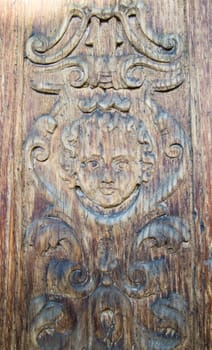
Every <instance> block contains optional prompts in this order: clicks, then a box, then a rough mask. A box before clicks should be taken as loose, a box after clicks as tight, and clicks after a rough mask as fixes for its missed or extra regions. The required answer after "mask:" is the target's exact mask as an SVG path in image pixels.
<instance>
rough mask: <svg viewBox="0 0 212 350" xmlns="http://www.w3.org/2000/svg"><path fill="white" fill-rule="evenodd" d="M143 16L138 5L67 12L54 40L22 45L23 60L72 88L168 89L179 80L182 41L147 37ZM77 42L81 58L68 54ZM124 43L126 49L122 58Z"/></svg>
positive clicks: (39, 39) (37, 39) (35, 39)
mask: <svg viewBox="0 0 212 350" xmlns="http://www.w3.org/2000/svg"><path fill="white" fill-rule="evenodd" d="M144 12H145V6H143V4H142V3H141V2H140V1H133V2H131V3H130V4H128V5H126V4H125V3H124V2H123V1H117V4H116V6H114V7H110V8H108V9H107V8H105V7H103V8H93V7H89V6H87V7H84V8H77V7H76V8H73V7H70V8H69V10H68V15H67V18H66V19H65V20H64V23H63V24H62V26H61V28H60V30H59V32H58V33H57V34H56V36H55V37H53V38H48V37H46V36H43V35H41V34H39V35H33V36H32V37H31V38H30V39H29V40H28V41H27V45H26V54H27V57H28V58H29V59H30V60H31V61H32V62H33V63H36V64H37V65H38V67H39V66H40V72H41V71H42V70H45V73H46V72H57V71H62V72H63V75H64V74H65V75H66V83H68V84H70V85H72V86H74V87H78V88H79V87H82V86H83V85H89V86H91V87H93V88H95V87H97V86H99V87H102V88H104V89H105V88H106V89H108V88H114V89H120V88H138V87H141V86H142V85H143V84H144V82H145V81H148V82H151V85H152V88H153V89H154V90H155V91H167V90H169V89H173V88H174V87H176V86H178V85H180V84H181V83H182V81H183V79H184V76H183V72H182V67H181V63H180V61H179V59H180V57H181V55H182V39H181V38H180V37H179V36H177V35H173V34H172V35H157V34H156V33H153V32H152V31H151V29H150V28H147V27H146V25H145V23H144V21H143V17H144V16H143V13H144ZM76 18H77V19H79V26H78V28H77V29H76V32H75V33H74V35H72V37H71V39H69V41H68V42H64V40H63V39H64V36H65V35H64V34H65V33H66V32H67V31H68V29H69V27H70V26H71V23H72V21H73V20H74V19H76ZM81 40H82V41H83V42H84V44H85V46H86V47H87V52H86V55H78V56H77V55H74V50H75V48H76V47H77V45H78V44H79V43H80V41H81ZM103 41H104V45H101V43H102V42H103ZM125 41H126V43H127V44H128V43H130V45H131V49H130V50H129V49H128V53H127V54H126V52H125V49H126V48H125ZM60 42H62V43H63V45H62V46H61V45H59V44H58V43H60ZM124 52H125V53H124ZM132 52H135V53H134V54H132ZM73 72H74V74H73ZM76 72H77V74H76ZM74 77H75V78H74ZM61 88H62V85H61Z"/></svg>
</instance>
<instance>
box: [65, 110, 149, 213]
mask: <svg viewBox="0 0 212 350" xmlns="http://www.w3.org/2000/svg"><path fill="white" fill-rule="evenodd" d="M145 131H146V130H145ZM139 138H140V139H139ZM142 138H143V140H142ZM63 143H64V145H65V147H66V148H68V149H69V150H70V151H71V153H72V156H71V157H72V159H74V158H75V159H76V161H75V166H74V167H75V177H76V186H78V187H80V189H81V191H82V193H83V194H84V195H85V196H86V197H87V198H88V199H89V200H91V201H92V202H94V203H95V204H96V205H98V206H100V207H103V208H112V207H116V206H118V205H119V204H121V203H123V202H124V201H125V200H126V199H127V198H129V197H130V196H131V195H132V193H133V192H134V191H135V190H136V189H137V187H138V185H139V184H140V183H141V181H142V148H143V147H145V143H146V142H145V140H144V126H143V124H142V123H141V122H139V123H138V122H136V121H135V120H134V118H132V117H130V116H126V117H122V116H121V114H119V113H116V114H115V115H112V114H110V113H100V112H96V113H95V114H93V115H92V116H88V117H87V118H86V117H83V118H82V119H81V120H79V121H77V122H74V123H73V124H72V125H71V127H70V128H69V130H65V133H64V134H63ZM143 152H144V149H143Z"/></svg>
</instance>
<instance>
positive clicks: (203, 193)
mask: <svg viewBox="0 0 212 350" xmlns="http://www.w3.org/2000/svg"><path fill="white" fill-rule="evenodd" d="M187 11H188V12H187V25H188V42H189V57H190V60H189V71H190V113H191V125H192V145H193V217H194V222H195V226H194V227H195V235H196V238H195V244H196V251H197V254H196V256H195V257H194V258H195V266H196V269H195V270H194V277H195V284H196V288H195V289H196V292H195V294H196V301H197V313H196V315H197V320H198V322H197V324H196V334H197V340H196V342H197V343H196V344H197V345H196V347H197V348H198V349H199V348H200V349H207V350H209V349H211V348H212V316H211V315H212V289H211V286H212V260H211V258H212V195H211V190H212V168H211V164H212V141H211V139H212V103H211V102H212V93H211V91H212V89H211V88H212V72H211V54H212V45H211V43H212V32H211V25H210V23H211V20H212V11H211V2H210V1H198V0H197V1H191V2H190V4H189V5H188V6H187Z"/></svg>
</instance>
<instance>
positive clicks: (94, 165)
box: [88, 159, 99, 169]
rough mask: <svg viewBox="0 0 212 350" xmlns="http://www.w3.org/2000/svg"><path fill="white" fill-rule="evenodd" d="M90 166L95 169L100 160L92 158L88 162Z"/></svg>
mask: <svg viewBox="0 0 212 350" xmlns="http://www.w3.org/2000/svg"><path fill="white" fill-rule="evenodd" d="M88 166H89V167H90V168H92V169H95V168H97V167H98V166H99V162H98V160H95V159H94V160H90V161H89V162H88Z"/></svg>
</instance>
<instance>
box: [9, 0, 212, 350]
mask: <svg viewBox="0 0 212 350" xmlns="http://www.w3.org/2000/svg"><path fill="white" fill-rule="evenodd" d="M167 4H169V5H170V7H169V6H168V5H166V6H167V7H166V6H165V5H163V4H160V3H159V2H158V1H153V0H152V1H149V2H146V3H144V2H143V1H140V0H134V1H126V0H117V1H112V0H111V1H109V0H108V1H85V0H82V1H77V2H74V1H63V5H64V6H63V7H62V6H61V7H59V6H58V9H57V6H56V5H55V8H52V11H53V12H54V16H53V17H52V18H53V20H52V22H51V21H49V22H48V21H47V20H45V19H44V20H43V19H39V17H38V15H37V14H36V13H33V12H32V14H30V13H28V17H26V18H25V24H24V25H22V30H20V32H19V33H20V34H19V35H20V37H21V38H22V40H23V41H22V44H23V52H24V54H23V55H22V61H21V62H19V64H20V66H21V67H22V73H21V74H22V78H23V80H22V83H20V84H18V85H17V86H18V88H20V86H22V88H23V90H22V91H21V98H22V100H20V101H19V100H18V99H17V103H19V104H20V106H22V109H21V107H20V111H19V124H18V125H17V130H18V131H17V135H18V136H17V137H16V139H15V140H18V142H17V150H16V151H15V152H16V156H17V159H19V160H20V159H21V160H22V163H21V164H22V165H21V164H20V162H18V161H17V163H16V182H15V183H16V185H17V186H19V187H20V188H19V189H18V191H19V192H18V193H19V196H20V198H21V199H22V204H21V205H20V209H19V213H21V216H20V217H19V219H16V220H17V225H19V226H18V227H19V239H17V242H18V244H17V246H16V249H17V251H18V252H17V253H16V256H17V257H18V259H17V262H18V265H17V271H18V274H19V275H18V277H17V279H18V280H16V286H18V287H17V288H18V292H17V293H18V297H17V299H18V304H17V305H20V315H19V319H18V321H16V322H17V332H16V337H17V338H16V339H18V338H19V340H18V341H17V340H16V347H14V344H15V341H14V340H13V347H14V349H16V348H17V349H21V350H22V349H23V350H24V349H30V350H107V349H108V350H109V349H110V350H118V349H123V350H172V349H180V350H181V349H182V350H190V349H209V348H210V342H211V340H210V335H209V334H210V324H211V322H210V320H209V321H204V322H205V323H204V325H206V324H207V327H209V328H208V329H209V330H207V332H205V334H204V335H203V333H204V331H203V326H202V325H201V326H199V325H198V322H200V318H201V316H200V314H201V313H202V312H203V311H204V308H205V307H206V306H205V304H204V305H203V304H202V301H201V297H200V294H201V286H202V284H201V282H200V272H201V271H202V270H201V269H203V266H207V268H208V267H209V266H210V263H211V258H210V250H211V248H209V249H208V256H207V257H206V256H205V259H204V262H203V260H202V261H201V262H199V261H198V257H197V256H198V252H201V249H202V248H200V247H201V244H200V243H198V237H199V236H198V234H197V233H196V232H197V231H196V230H197V229H196V226H197V225H198V223H197V221H195V220H197V219H196V217H197V215H198V213H197V211H198V209H197V206H196V205H195V203H196V202H195V200H196V199H195V193H196V192H195V191H194V184H196V185H195V186H198V181H197V180H196V178H195V176H196V175H195V174H196V173H195V170H194V168H195V165H194V162H195V159H196V158H195V157H196V156H195V155H194V150H195V148H194V147H196V146H195V145H196V143H195V142H196V140H194V130H193V124H192V123H193V122H192V117H191V113H193V111H192V108H193V107H191V103H192V102H191V101H192V99H191V95H190V93H191V89H194V85H192V82H191V81H192V74H194V72H192V70H191V66H192V64H191V61H190V60H191V50H190V51H188V50H189V44H188V43H189V42H190V41H191V37H192V35H191V37H189V34H188V29H187V26H186V21H188V20H187V19H188V18H189V12H188V11H189V10H190V7H189V6H188V5H186V4H185V3H184V1H183V0H182V1H181V0H180V1H179V3H178V4H175V2H174V1H173V0H169V1H168V2H167ZM23 8H24V6H23ZM23 8H22V10H23ZM165 8H166V10H167V11H166V12H165V11H163V10H164V9H165ZM23 12H24V13H25V15H26V13H27V5H26V6H25V10H23ZM157 14H158V15H157ZM177 14H178V15H177ZM176 15H177V16H176ZM169 16H170V17H169ZM174 16H175V17H174ZM44 17H45V16H44ZM23 28H25V33H24V30H23ZM20 40H21V39H20ZM189 40H190V41H189ZM189 65H190V70H188V66H189ZM20 125H21V127H20ZM18 128H19V129H18ZM19 130H21V132H22V134H21V136H20V131H19ZM15 146H16V145H15V144H14V149H15ZM19 166H20V168H19V169H21V167H22V172H21V175H19V171H20V170H17V168H18V167H19ZM196 196H197V194H196ZM17 217H18V215H17ZM201 220H202V221H201ZM201 220H200V225H202V226H200V227H202V230H203V231H204V227H205V226H204V225H207V224H206V223H205V224H204V219H203V218H202V219H201ZM20 232H21V233H20ZM209 245H210V244H209ZM209 245H208V246H209ZM14 246H15V243H14ZM9 256H10V260H11V256H12V250H11V251H10V252H9ZM10 264H11V262H10ZM196 271H197V272H196ZM204 273H205V275H207V274H209V268H208V269H207V271H206V270H205V272H204ZM207 276H208V275H207ZM207 278H208V279H209V278H210V276H209V277H207ZM13 279H14V280H15V273H13ZM10 283H12V279H11V280H10ZM208 286H209V283H208ZM207 293H208V294H207V295H206V298H207V302H208V303H210V300H211V299H210V298H211V289H210V287H208V291H207ZM16 307H17V308H18V306H16ZM13 313H14V310H13ZM210 313H211V310H210V309H209V310H208V311H207V312H206V313H205V315H206V317H210ZM21 316H22V320H20V318H21ZM16 320H17V318H16ZM11 322H12V321H11ZM201 322H202V321H201ZM205 327H206V326H205ZM203 339H205V340H203ZM4 344H6V342H5V343H4ZM7 344H9V340H8V343H7ZM10 344H12V341H11V343H10ZM6 348H8V349H9V346H7V347H6Z"/></svg>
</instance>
